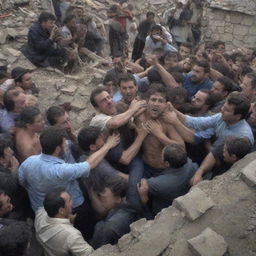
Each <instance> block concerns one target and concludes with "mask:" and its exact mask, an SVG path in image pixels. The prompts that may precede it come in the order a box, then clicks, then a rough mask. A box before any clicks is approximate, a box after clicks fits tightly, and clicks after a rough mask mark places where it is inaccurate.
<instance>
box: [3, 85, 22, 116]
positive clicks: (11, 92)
mask: <svg viewBox="0 0 256 256" xmlns="http://www.w3.org/2000/svg"><path fill="white" fill-rule="evenodd" d="M20 93H21V92H20V91H17V89H16V88H15V87H14V88H10V89H8V90H6V91H5V93H4V96H3V102H4V106H5V108H6V110H7V111H12V110H14V107H15V102H14V98H16V97H18V96H19V95H20Z"/></svg>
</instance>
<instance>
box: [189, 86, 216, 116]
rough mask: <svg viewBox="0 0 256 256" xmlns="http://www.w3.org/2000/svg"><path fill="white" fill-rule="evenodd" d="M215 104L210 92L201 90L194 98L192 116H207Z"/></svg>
mask: <svg viewBox="0 0 256 256" xmlns="http://www.w3.org/2000/svg"><path fill="white" fill-rule="evenodd" d="M214 102H215V101H214V99H213V97H212V95H211V92H210V90H207V89H201V90H199V91H198V92H197V93H196V94H195V95H194V96H193V97H192V100H191V108H190V114H191V115H192V116H206V115H207V112H208V110H209V109H210V108H211V107H212V106H213V105H214Z"/></svg>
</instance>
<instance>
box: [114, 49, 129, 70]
mask: <svg viewBox="0 0 256 256" xmlns="http://www.w3.org/2000/svg"><path fill="white" fill-rule="evenodd" d="M125 60H126V57H125V56H124V55H123V54H122V53H120V54H117V55H116V56H114V58H113V60H112V63H113V66H114V69H115V70H116V71H117V72H119V73H126V68H125Z"/></svg>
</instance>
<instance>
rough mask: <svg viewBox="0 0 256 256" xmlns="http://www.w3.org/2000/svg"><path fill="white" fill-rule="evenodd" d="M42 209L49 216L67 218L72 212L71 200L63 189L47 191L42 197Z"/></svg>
mask: <svg viewBox="0 0 256 256" xmlns="http://www.w3.org/2000/svg"><path fill="white" fill-rule="evenodd" d="M43 205H44V209H45V211H46V212H47V214H48V216H49V217H50V218H64V219H67V218H68V217H69V215H70V214H72V200H71V197H70V195H69V194H68V193H67V192H65V190H64V189H61V188H60V189H55V190H52V191H50V192H48V193H47V194H46V195H45V198H44V202H43Z"/></svg>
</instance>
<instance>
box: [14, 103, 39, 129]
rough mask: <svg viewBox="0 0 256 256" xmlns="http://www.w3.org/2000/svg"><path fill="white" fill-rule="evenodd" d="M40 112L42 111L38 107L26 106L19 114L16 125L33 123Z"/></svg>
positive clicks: (22, 125)
mask: <svg viewBox="0 0 256 256" xmlns="http://www.w3.org/2000/svg"><path fill="white" fill-rule="evenodd" d="M39 114H41V112H40V110H39V109H38V108H37V107H34V106H30V107H25V108H24V109H23V110H22V111H21V113H20V115H19V118H18V120H17V123H16V126H17V127H26V125H27V124H33V123H34V121H35V117H36V116H38V115H39Z"/></svg>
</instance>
